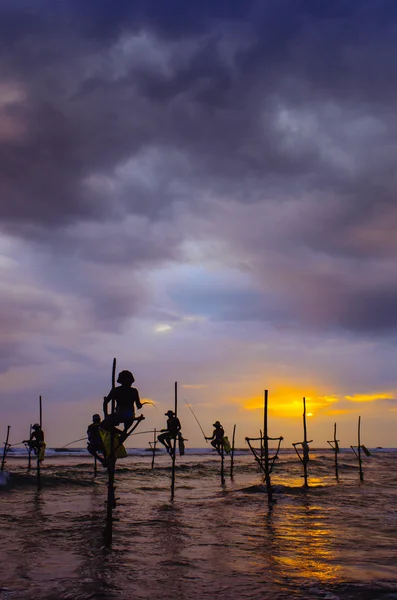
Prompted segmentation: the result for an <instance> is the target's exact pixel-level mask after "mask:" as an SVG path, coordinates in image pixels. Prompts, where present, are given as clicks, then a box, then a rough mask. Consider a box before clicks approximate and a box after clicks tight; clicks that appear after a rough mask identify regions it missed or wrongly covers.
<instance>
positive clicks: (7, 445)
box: [0, 425, 11, 473]
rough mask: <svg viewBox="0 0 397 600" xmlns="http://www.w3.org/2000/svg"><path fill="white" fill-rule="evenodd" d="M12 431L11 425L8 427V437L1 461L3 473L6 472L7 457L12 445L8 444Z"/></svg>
mask: <svg viewBox="0 0 397 600" xmlns="http://www.w3.org/2000/svg"><path fill="white" fill-rule="evenodd" d="M10 429H11V425H7V436H6V441H5V442H4V448H3V458H2V459H1V469H0V471H1V473H2V472H3V470H4V465H5V462H6V456H7V453H8V449H9V447H10V444H9V443H8V439H9V437H10Z"/></svg>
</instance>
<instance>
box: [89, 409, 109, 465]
mask: <svg viewBox="0 0 397 600" xmlns="http://www.w3.org/2000/svg"><path fill="white" fill-rule="evenodd" d="M100 425H101V416H100V415H93V417H92V423H91V424H90V425H88V429H87V437H88V442H87V450H88V452H89V453H90V454H92V456H95V458H97V459H98V460H99V462H100V463H102V465H103V466H106V460H105V459H104V457H103V456H100V455H99V454H98V453H99V452H101V454H103V455H105V447H104V445H103V441H102V438H101V434H100V433H99V427H100Z"/></svg>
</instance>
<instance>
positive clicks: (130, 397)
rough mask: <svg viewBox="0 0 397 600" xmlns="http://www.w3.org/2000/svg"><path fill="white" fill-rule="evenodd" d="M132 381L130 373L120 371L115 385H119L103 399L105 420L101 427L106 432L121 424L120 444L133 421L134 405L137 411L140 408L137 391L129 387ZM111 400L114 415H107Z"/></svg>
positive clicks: (132, 377)
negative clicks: (122, 426)
mask: <svg viewBox="0 0 397 600" xmlns="http://www.w3.org/2000/svg"><path fill="white" fill-rule="evenodd" d="M134 381H135V379H134V376H133V374H132V373H131V372H130V371H121V372H120V373H119V376H118V378H117V383H120V385H119V386H118V387H114V388H113V389H112V390H111V391H110V393H109V395H108V396H106V397H105V398H104V399H103V414H104V415H105V419H104V420H103V421H102V427H103V428H104V429H108V430H110V429H111V428H114V429H116V425H120V423H123V424H124V431H123V432H122V434H121V437H120V441H121V442H123V441H124V440H125V439H126V437H127V431H128V429H129V428H130V427H131V425H132V423H133V422H134V421H135V405H136V407H137V409H138V410H140V409H141V408H142V403H141V401H140V398H139V393H138V390H137V389H136V388H133V387H131V386H132V384H133V383H134ZM112 400H114V401H115V403H116V407H115V411H114V413H112V414H110V415H109V414H108V404H109V402H111V401H112ZM141 418H143V417H141ZM116 433H117V430H116Z"/></svg>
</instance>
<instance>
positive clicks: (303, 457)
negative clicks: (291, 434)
mask: <svg viewBox="0 0 397 600" xmlns="http://www.w3.org/2000/svg"><path fill="white" fill-rule="evenodd" d="M312 441H313V440H308V439H307V430H306V398H303V442H296V443H294V444H292V445H293V447H294V449H295V452H296V453H297V455H298V457H299V460H300V461H301V463H302V465H303V477H304V479H305V483H304V487H305V488H307V487H309V485H308V482H307V464H308V462H309V444H310V442H312ZM297 446H302V454H300V453H299V450H298V449H297Z"/></svg>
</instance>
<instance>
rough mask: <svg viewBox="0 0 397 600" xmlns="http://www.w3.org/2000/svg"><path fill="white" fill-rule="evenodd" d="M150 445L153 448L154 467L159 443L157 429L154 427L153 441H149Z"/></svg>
mask: <svg viewBox="0 0 397 600" xmlns="http://www.w3.org/2000/svg"><path fill="white" fill-rule="evenodd" d="M149 443H150V446H151V448H152V467H151V468H152V469H154V458H155V456H156V445H157V431H156V428H155V429H154V432H153V442H149Z"/></svg>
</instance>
